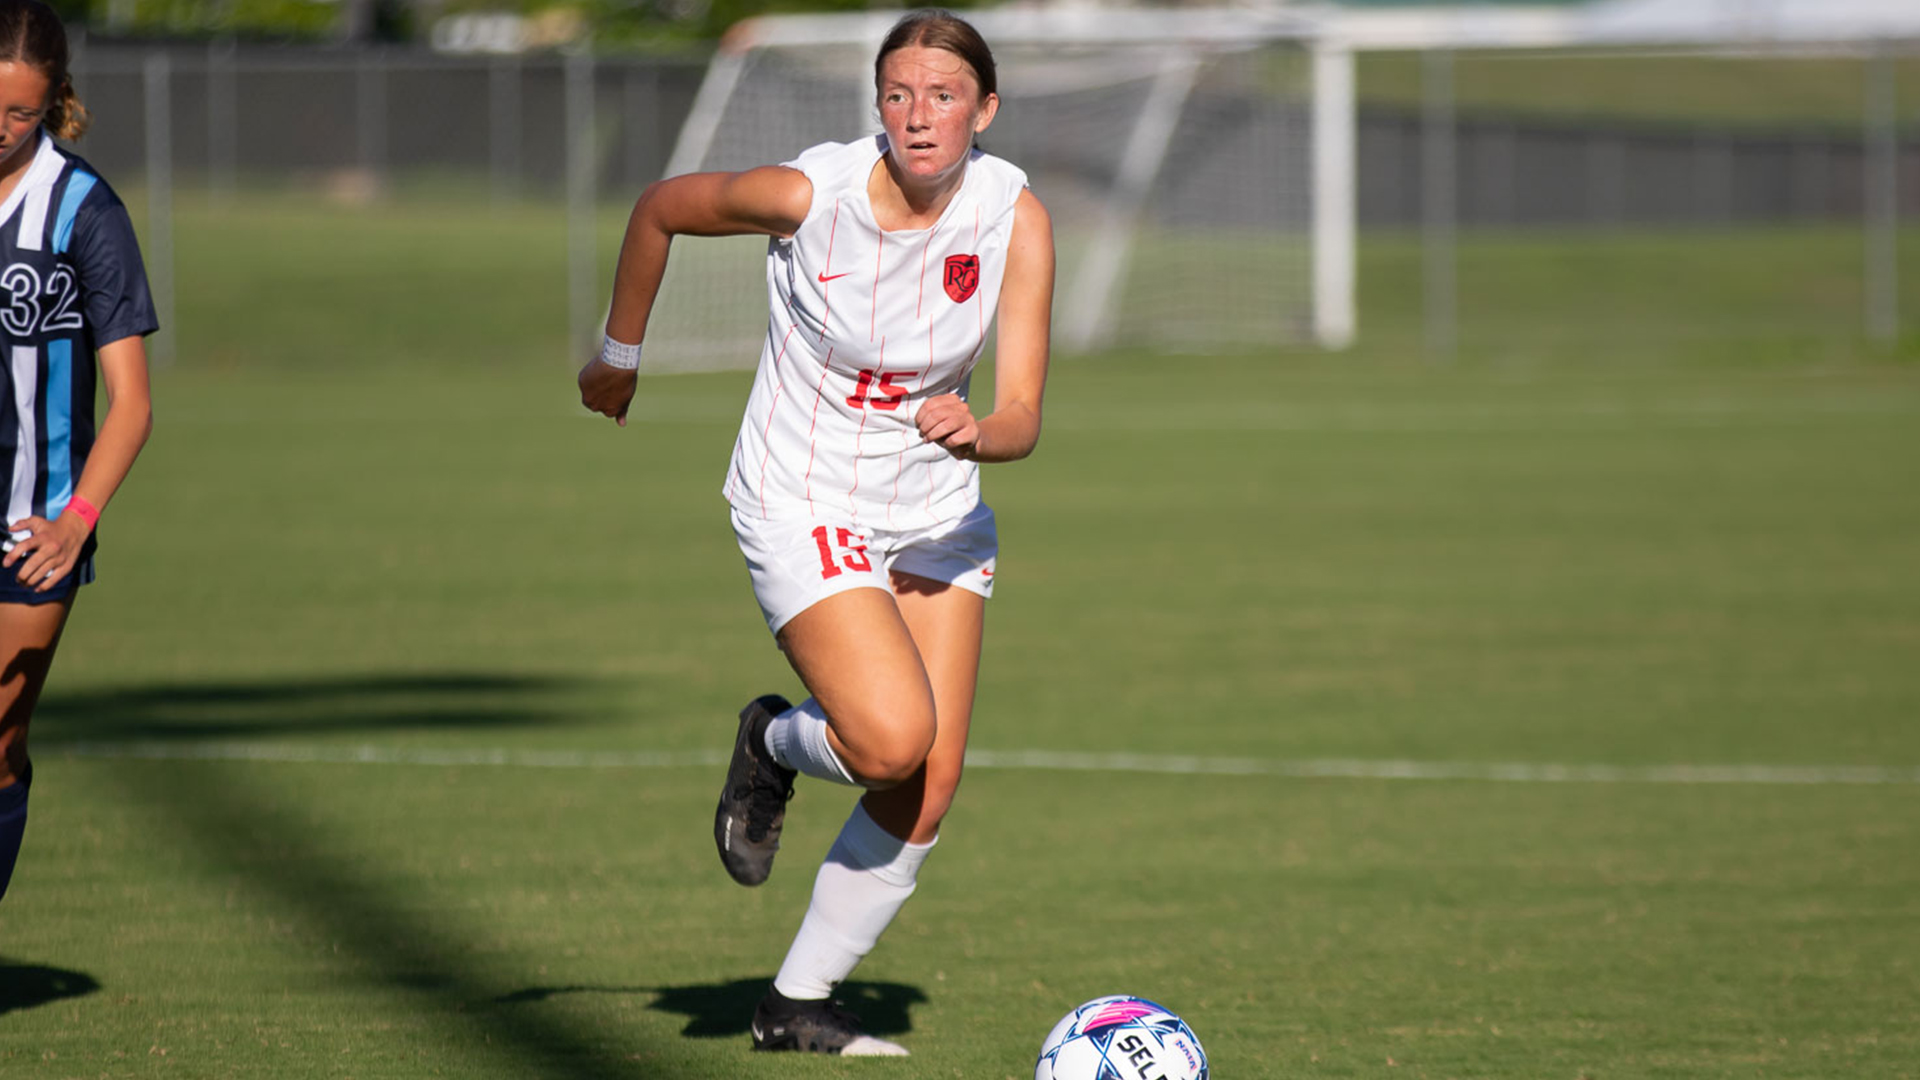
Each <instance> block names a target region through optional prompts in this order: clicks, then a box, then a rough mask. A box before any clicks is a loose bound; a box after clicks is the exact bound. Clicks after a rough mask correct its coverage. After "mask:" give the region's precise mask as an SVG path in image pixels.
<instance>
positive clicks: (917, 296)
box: [913, 226, 980, 319]
mask: <svg viewBox="0 0 1920 1080" xmlns="http://www.w3.org/2000/svg"><path fill="white" fill-rule="evenodd" d="M939 231H940V230H939V229H928V230H927V243H926V246H925V247H922V248H921V249H920V288H919V290H918V291H917V292H915V293H914V296H913V317H914V318H916V319H918V318H921V317H922V316H921V312H922V310H924V309H923V305H922V304H921V301H923V300H925V299H926V298H927V252H929V251H932V250H933V234H934V233H937V232H939ZM979 231H980V230H979V227H978V226H975V227H974V232H975V233H976V234H978V233H979Z"/></svg>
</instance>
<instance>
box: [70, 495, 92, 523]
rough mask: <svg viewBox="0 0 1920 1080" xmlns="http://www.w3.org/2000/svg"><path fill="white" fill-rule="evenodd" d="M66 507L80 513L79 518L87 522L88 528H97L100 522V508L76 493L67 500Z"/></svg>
mask: <svg viewBox="0 0 1920 1080" xmlns="http://www.w3.org/2000/svg"><path fill="white" fill-rule="evenodd" d="M67 509H69V510H71V511H73V512H74V513H76V514H78V515H80V520H82V521H84V522H86V523H87V528H88V529H93V528H97V527H98V526H99V524H100V508H99V507H97V506H95V505H93V504H92V503H90V502H88V501H87V500H85V499H83V498H81V497H80V496H78V495H75V496H74V497H73V498H71V499H68V500H67Z"/></svg>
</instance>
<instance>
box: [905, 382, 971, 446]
mask: <svg viewBox="0 0 1920 1080" xmlns="http://www.w3.org/2000/svg"><path fill="white" fill-rule="evenodd" d="M914 423H916V424H918V425H919V426H920V437H921V438H923V439H925V440H927V441H928V442H930V443H938V444H940V446H941V448H943V449H944V450H946V452H947V453H949V454H952V455H953V456H954V457H957V458H959V459H960V460H962V461H972V460H973V459H974V457H975V455H976V454H977V453H978V452H979V446H980V424H979V422H978V421H976V420H974V418H973V410H972V409H969V408H967V403H966V402H965V401H962V400H961V399H960V397H959V395H957V394H941V395H940V396H939V397H931V398H928V399H927V403H926V404H924V405H922V406H920V411H919V412H918V413H916V414H915V415H914Z"/></svg>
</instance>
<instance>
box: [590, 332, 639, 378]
mask: <svg viewBox="0 0 1920 1080" xmlns="http://www.w3.org/2000/svg"><path fill="white" fill-rule="evenodd" d="M600 362H601V363H603V364H605V365H607V366H608V367H617V368H619V369H621V370H622V371H632V370H634V369H636V368H638V367H639V366H640V346H638V345H628V344H626V343H624V342H619V341H615V340H613V339H612V338H606V339H604V340H603V341H602V342H601V344H600Z"/></svg>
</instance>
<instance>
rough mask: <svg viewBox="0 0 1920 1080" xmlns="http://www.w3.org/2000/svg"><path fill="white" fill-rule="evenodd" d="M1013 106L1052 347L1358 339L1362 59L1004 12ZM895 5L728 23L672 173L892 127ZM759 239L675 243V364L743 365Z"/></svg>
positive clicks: (999, 121) (1289, 29) (1207, 27)
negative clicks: (882, 108) (880, 100)
mask: <svg viewBox="0 0 1920 1080" xmlns="http://www.w3.org/2000/svg"><path fill="white" fill-rule="evenodd" d="M964 17H965V18H967V19H968V21H970V22H972V23H973V24H974V25H975V26H976V27H977V28H978V29H979V30H980V32H981V34H982V36H984V37H985V38H986V40H987V42H988V44H989V45H990V46H991V47H992V49H993V50H994V56H995V60H996V63H997V66H998V68H999V82H1000V87H999V89H1000V96H1001V109H1000V113H999V115H998V117H997V118H996V119H995V121H994V124H993V126H992V127H991V128H990V129H989V130H988V131H987V132H986V133H985V134H984V135H983V136H982V137H981V140H980V142H981V146H982V148H983V149H985V150H987V151H988V152H990V153H993V154H996V155H999V156H1001V157H1004V158H1006V159H1007V160H1009V161H1011V162H1012V163H1014V164H1015V165H1017V166H1019V167H1020V168H1022V169H1023V170H1025V171H1026V172H1027V175H1028V178H1029V181H1030V183H1031V185H1032V187H1033V190H1034V192H1035V194H1037V195H1039V196H1040V199H1041V201H1042V202H1044V203H1045V204H1046V205H1047V208H1048V211H1049V213H1050V215H1051V216H1052V218H1053V221H1054V235H1055V246H1056V251H1057V256H1058V270H1057V277H1056V289H1055V313H1054V315H1055V317H1054V326H1055V343H1056V347H1057V348H1058V349H1060V350H1062V351H1068V352H1086V351H1094V350H1098V349H1103V348H1110V347H1114V346H1121V345H1124V346H1127V347H1138V348H1147V349H1156V350H1162V351H1168V352H1189V353H1204V352H1211V351H1219V350H1224V349H1243V348H1261V347H1273V346H1276V345H1290V344H1293V345H1297V344H1318V345H1321V346H1324V347H1329V348H1342V347H1345V346H1346V345H1347V344H1348V343H1349V342H1350V341H1351V340H1352V337H1353V332H1354V281H1353V278H1354V255H1353V244H1354V231H1355V230H1354V220H1353V216H1354V179H1353V174H1354V142H1355V139H1354V110H1353V69H1352V54H1351V52H1349V51H1348V50H1346V49H1345V48H1343V47H1341V46H1340V45H1339V44H1338V43H1337V42H1333V41H1331V40H1328V41H1322V40H1320V36H1319V24H1318V23H1316V22H1314V21H1312V20H1310V19H1307V18H1305V17H1303V16H1299V15H1294V14H1290V13H1288V12H1287V11H1285V10H1284V9H1279V10H1274V11H1251V10H1239V9H1204V8H1196V9H1181V10H1169V11H1152V10H1144V9H1135V10H1122V11H1112V10H1098V9H1086V8H1075V9H1046V10H1026V9H1018V10H991V11H977V12H968V13H965V15H964ZM898 18H899V13H898V12H861V13H853V14H845V15H831V14H829V15H793V16H767V17H762V18H757V19H751V20H748V21H746V22H744V23H742V24H740V25H739V26H737V27H735V28H734V29H733V30H732V31H731V32H729V34H728V36H727V38H726V39H725V41H724V42H723V44H722V47H721V49H720V51H719V52H718V53H717V54H716V56H715V57H714V59H713V61H712V63H711V64H710V65H709V67H708V69H707V73H706V77H705V79H704V81H703V83H702V86H701V88H700V90H699V92H698V94H697V95H696V98H695V102H694V105H693V108H692V110H691V112H690V113H689V116H688V119H687V121H686V123H685V124H684V125H683V126H682V128H681V131H680V134H679V138H678V140H677V142H676V144H675V148H674V152H673V155H672V158H671V160H670V163H669V166H668V168H667V174H668V175H677V174H680V173H686V172H697V171H710V170H735V169H744V168H749V167H752V166H755V165H762V164H768V163H772V162H779V161H785V160H790V159H791V158H793V157H795V156H796V155H798V154H799V153H800V151H802V150H804V149H806V148H807V147H809V146H812V145H814V144H816V143H819V142H825V141H830V140H831V141H847V140H850V139H854V138H858V137H861V136H864V135H869V134H872V133H875V132H878V131H879V130H880V124H879V116H878V114H877V112H876V111H875V108H874V88H873V57H874V54H875V52H876V51H877V50H878V48H879V45H880V42H881V41H882V40H883V39H884V37H885V35H886V33H887V31H888V30H889V29H890V28H891V27H892V25H893V23H894V21H895V20H896V19H898ZM765 248H766V244H765V241H764V240H760V239H756V238H751V237H747V238H734V239H728V240H720V241H711V240H709V241H702V242H701V243H699V244H682V245H676V247H675V250H674V256H673V260H672V262H671V263H670V264H669V268H668V276H667V281H666V282H665V284H664V285H663V288H662V293H661V300H660V302H659V304H657V305H656V307H655V309H654V317H653V322H652V325H651V326H650V327H649V330H648V339H649V348H648V355H649V357H650V358H651V357H655V356H658V357H660V359H661V361H662V362H664V363H665V364H667V365H668V366H670V367H675V368H702V367H709V368H717V367H738V366H750V365H751V364H752V363H753V362H754V360H755V359H756V358H757V357H758V354H759V341H760V338H761V336H762V335H763V334H764V332H765V306H766V290H765V284H764V272H763V266H764V261H763V260H764V256H765Z"/></svg>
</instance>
